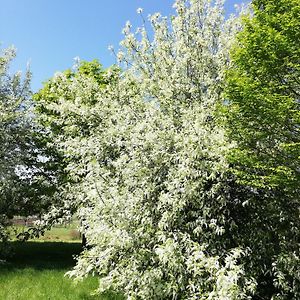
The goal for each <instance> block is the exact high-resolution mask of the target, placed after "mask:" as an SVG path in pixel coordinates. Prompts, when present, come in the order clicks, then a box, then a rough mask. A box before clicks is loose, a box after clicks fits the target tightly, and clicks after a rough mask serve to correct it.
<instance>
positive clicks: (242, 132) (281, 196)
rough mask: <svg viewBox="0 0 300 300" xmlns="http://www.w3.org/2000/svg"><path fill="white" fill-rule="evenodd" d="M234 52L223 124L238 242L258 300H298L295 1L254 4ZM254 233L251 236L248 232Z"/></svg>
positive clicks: (299, 53) (298, 32) (299, 141)
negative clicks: (242, 197) (240, 190)
mask: <svg viewBox="0 0 300 300" xmlns="http://www.w3.org/2000/svg"><path fill="white" fill-rule="evenodd" d="M252 9H253V14H251V15H249V16H245V17H244V19H243V30H242V31H241V32H240V33H239V34H238V35H237V38H236V43H235V46H234V47H233V50H232V65H231V68H230V70H229V72H228V76H227V81H228V85H227V99H228V106H227V109H228V114H227V121H228V124H229V127H230V136H231V138H232V139H234V140H235V141H236V143H237V148H235V149H234V151H231V155H230V160H231V163H232V166H233V170H234V173H235V175H236V176H237V177H238V178H239V181H240V183H242V185H243V186H244V187H247V186H248V190H251V191H254V192H255V193H256V196H255V197H252V199H251V200H249V199H248V200H247V201H246V202H245V210H244V212H243V211H241V213H242V214H243V215H245V216H246V218H244V220H241V222H240V223H239V226H240V227H241V228H243V227H244V232H245V234H244V236H243V237H241V240H240V242H239V244H240V245H241V246H243V247H251V248H252V255H251V261H249V262H248V269H247V272H248V273H252V274H253V276H255V277H257V278H258V283H259V284H258V289H257V297H258V299H298V298H299V297H300V289H299V286H300V277H299V266H300V252H299V241H300V236H299V232H300V231H299V229H300V223H299V204H300V203H299V192H300V191H299V187H300V164H299V158H300V132H299V125H300V110H299V109H300V106H299V105H300V102H299V95H300V88H299V87H300V85H299V84H300V82H299V75H300V64H299V57H300V50H299V42H300V18H299V14H300V3H299V1H297V0H276V1H275V0H268V1H265V0H254V1H253V3H252ZM254 228H255V230H253V229H254Z"/></svg>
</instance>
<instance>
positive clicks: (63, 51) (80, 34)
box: [0, 0, 242, 91]
mask: <svg viewBox="0 0 300 300" xmlns="http://www.w3.org/2000/svg"><path fill="white" fill-rule="evenodd" d="M173 2H174V1H173V0H0V43H1V48H5V47H8V46H10V45H14V46H15V47H16V48H17V50H18V52H17V58H16V59H15V62H14V64H13V70H25V69H26V64H27V62H30V68H31V71H32V73H33V78H32V88H33V90H34V91H37V90H38V89H39V88H40V87H41V86H42V82H43V81H45V80H46V79H48V78H50V77H52V76H53V74H54V73H55V72H56V71H62V70H65V69H67V68H70V67H71V66H72V65H73V63H74V58H75V57H80V58H81V59H83V60H92V59H94V58H97V59H99V60H100V62H101V63H102V64H103V65H104V67H108V66H109V65H111V64H113V63H114V57H113V56H112V55H111V53H110V51H109V50H108V49H107V48H108V46H109V45H113V46H114V47H115V48H118V44H119V42H120V41H121V39H122V33H121V31H122V28H123V27H124V24H125V22H126V21H127V20H130V21H131V22H132V24H133V25H134V26H138V25H140V16H139V15H137V13H136V10H137V8H139V7H141V8H143V9H144V15H145V16H147V15H148V14H152V13H154V12H158V11H159V12H161V13H162V15H170V14H172V13H173V9H172V5H173ZM241 2H242V0H227V1H226V3H225V9H226V12H227V14H229V13H230V12H232V11H233V10H234V4H240V3H241Z"/></svg>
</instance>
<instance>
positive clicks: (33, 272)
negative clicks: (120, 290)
mask: <svg viewBox="0 0 300 300" xmlns="http://www.w3.org/2000/svg"><path fill="white" fill-rule="evenodd" d="M8 246H10V247H12V249H13V255H12V256H11V257H10V258H8V259H7V261H6V262H4V263H3V262H1V261H0V263H1V265H0V289H1V284H2V285H3V286H4V288H2V291H1V290H0V299H10V300H11V299H18V300H20V299H21V300H23V299H28V297H27V295H25V294H22V293H23V290H22V285H24V286H26V288H27V289H32V294H30V295H31V296H30V297H32V298H31V299H42V298H43V299H56V300H57V299H59V300H60V299H64V300H65V299H75V300H77V299H80V300H96V299H99V300H122V299H124V297H122V296H121V295H117V294H115V293H113V292H108V293H107V294H103V295H98V296H96V295H91V294H90V293H91V292H93V291H94V290H95V289H96V288H97V285H98V279H97V278H95V277H89V278H87V279H86V280H85V281H84V282H83V283H82V284H80V283H79V285H78V286H77V287H76V286H75V287H73V286H72V285H70V283H69V282H70V281H68V280H67V279H65V278H64V273H65V272H67V271H68V270H71V269H72V267H73V266H74V265H75V263H76V261H75V259H74V256H76V255H79V254H80V252H81V251H82V246H81V243H74V242H73V243H68V242H40V241H30V242H19V241H14V242H10V243H9V245H8ZM1 281H2V282H1ZM20 283H21V285H20ZM8 285H10V286H11V288H9V287H8ZM45 286H46V287H47V288H45ZM6 289H7V290H9V289H10V290H14V291H15V293H16V295H15V296H13V297H15V298H7V295H8V294H9V293H10V292H8V291H6ZM18 289H20V290H18ZM58 289H60V291H58ZM1 293H2V294H1ZM38 293H42V295H43V296H42V298H41V297H40V296H38ZM53 293H58V294H53ZM64 293H66V294H64ZM71 293H73V294H72V295H73V296H72V295H71ZM20 294H21V296H20ZM5 297H6V298H5ZM16 297H17V298H16Z"/></svg>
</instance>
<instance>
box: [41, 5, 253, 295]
mask: <svg viewBox="0 0 300 300" xmlns="http://www.w3.org/2000/svg"><path fill="white" fill-rule="evenodd" d="M175 8H176V12H177V14H176V16H172V17H171V18H169V19H168V18H164V17H161V16H160V15H159V14H154V15H153V16H150V18H149V20H150V22H149V23H148V22H146V21H145V20H144V23H143V27H142V28H140V29H138V30H137V32H136V33H134V32H132V29H131V25H130V23H127V24H126V27H125V29H124V31H123V32H124V35H125V38H124V40H123V41H122V42H121V47H122V49H121V51H120V52H118V53H116V56H117V58H118V60H119V62H120V66H121V67H122V68H123V70H124V71H123V72H121V74H120V75H119V79H118V80H115V79H114V80H110V76H112V77H113V78H115V77H116V76H115V75H116V74H115V73H114V72H113V71H112V73H110V72H109V71H108V72H107V73H106V76H107V82H108V84H107V86H105V87H103V88H99V87H98V86H97V85H96V83H95V82H94V81H93V80H92V79H90V78H87V77H84V76H82V77H80V76H78V77H77V78H75V79H74V80H73V81H72V83H70V82H69V81H68V79H67V77H66V75H64V74H58V75H57V77H56V78H54V83H55V81H56V82H57V86H56V87H55V88H56V89H57V88H59V89H62V91H64V92H63V93H61V94H62V95H65V96H62V97H60V98H59V99H58V101H55V102H53V103H48V104H46V105H47V106H48V109H51V110H52V111H53V113H54V114H55V113H56V118H55V120H54V122H56V123H57V125H58V127H59V128H61V130H60V133H59V134H55V136H54V137H53V138H54V143H55V144H56V145H57V147H58V148H59V149H60V151H62V152H63V153H64V155H65V157H66V159H67V160H68V165H67V170H68V172H69V174H70V176H71V178H72V183H70V184H69V188H68V189H67V191H68V194H71V196H70V197H71V198H72V199H73V200H72V201H75V202H76V203H77V207H78V212H77V214H78V217H79V218H80V221H81V224H82V226H81V230H82V232H83V233H84V234H85V235H86V237H87V241H88V245H87V248H86V249H85V250H84V251H83V253H82V255H81V256H80V257H79V259H78V263H77V265H76V267H75V268H74V270H73V271H71V272H70V273H69V274H70V275H71V276H75V277H77V278H82V277H85V276H86V275H87V274H90V273H92V274H96V275H97V276H99V277H100V278H101V279H100V286H99V292H104V291H107V290H115V291H117V292H121V293H122V294H124V295H125V296H126V297H127V298H128V299H203V300H204V299H220V300H221V299H222V300H225V299H228V300H229V299H247V297H248V296H247V295H249V293H251V292H253V290H254V289H255V282H254V281H253V280H252V279H251V278H247V276H246V275H245V274H244V269H243V264H242V261H243V257H244V256H245V255H247V254H246V252H245V249H240V248H239V247H238V246H232V245H231V244H230V243H229V241H228V240H229V239H228V233H227V230H228V228H230V226H229V225H228V224H229V222H230V220H229V219H228V218H229V213H228V209H229V208H228V207H229V202H230V201H231V199H230V198H228V196H227V190H228V178H227V176H228V164H227V162H226V159H225V157H226V155H227V153H228V151H229V150H230V149H231V147H232V145H231V144H230V143H229V141H228V140H227V138H226V136H225V134H224V129H223V128H222V126H220V125H218V122H217V120H216V116H215V113H216V108H217V106H218V105H219V104H220V103H222V101H223V98H222V89H223V80H224V71H225V69H226V66H227V63H228V53H227V52H228V48H229V44H230V41H231V34H232V32H231V28H232V27H231V26H230V25H229V24H230V22H231V21H228V22H225V21H224V16H223V10H222V3H221V1H215V2H214V3H211V2H210V1H204V0H197V1H196V0H190V1H185V0H178V1H176V3H175ZM138 13H139V14H141V15H142V18H143V13H142V10H141V9H139V10H138ZM149 24H150V25H149ZM147 26H151V29H147V28H146V27H147ZM70 99H71V100H70ZM91 103H92V105H91ZM230 205H231V206H232V203H230ZM226 234H227V235H226ZM229 234H230V233H229Z"/></svg>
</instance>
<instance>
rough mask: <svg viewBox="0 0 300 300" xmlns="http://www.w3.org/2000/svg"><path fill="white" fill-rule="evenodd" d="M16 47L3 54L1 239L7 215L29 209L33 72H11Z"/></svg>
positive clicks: (0, 83)
mask: <svg viewBox="0 0 300 300" xmlns="http://www.w3.org/2000/svg"><path fill="white" fill-rule="evenodd" d="M14 57H15V50H14V48H8V49H5V50H3V52H2V53H1V56H0V144H1V148H0V241H3V240H6V239H7V231H6V225H7V222H8V219H9V218H11V217H12V216H13V215H14V214H15V213H16V212H20V211H25V210H26V205H27V203H26V201H24V199H22V197H20V194H21V193H22V188H21V186H22V184H23V181H22V178H21V177H20V174H21V171H22V167H23V166H24V165H26V164H27V162H28V160H30V158H31V147H30V141H31V134H32V127H31V116H30V110H29V107H30V105H29V98H30V88H29V83H30V72H26V75H25V78H24V80H23V81H22V78H21V73H16V74H14V75H10V74H9V66H10V63H11V61H12V60H13V58H14Z"/></svg>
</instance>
